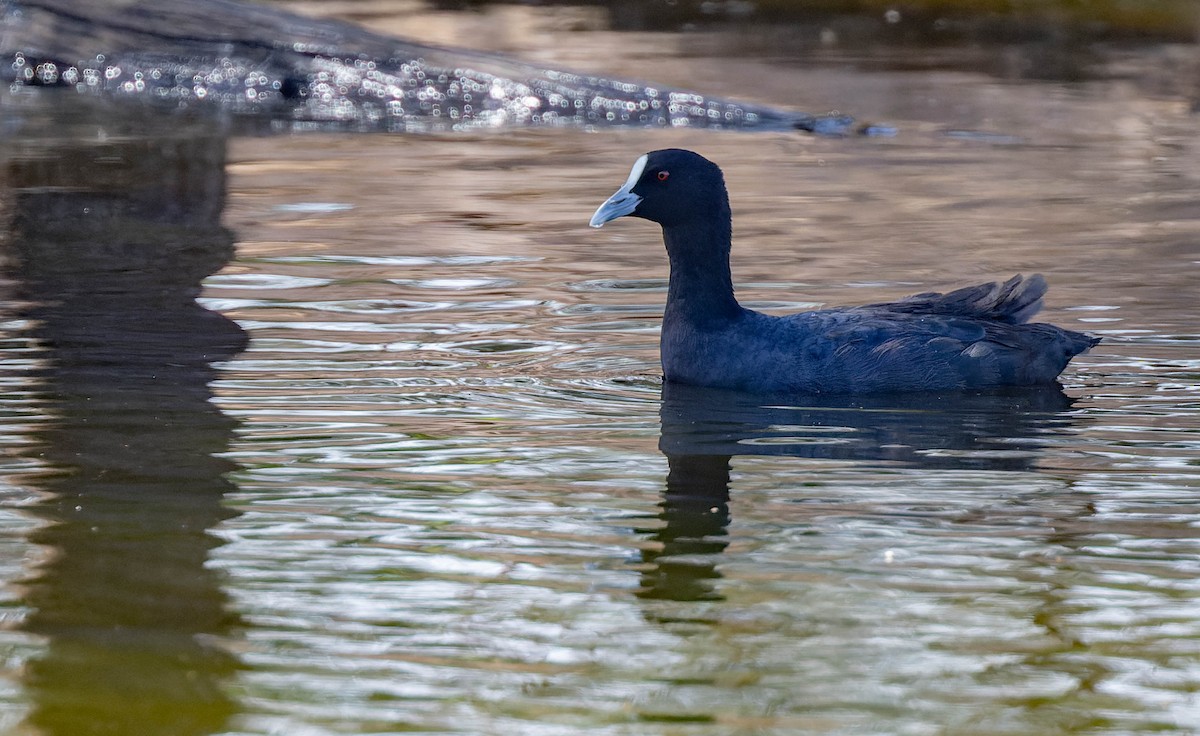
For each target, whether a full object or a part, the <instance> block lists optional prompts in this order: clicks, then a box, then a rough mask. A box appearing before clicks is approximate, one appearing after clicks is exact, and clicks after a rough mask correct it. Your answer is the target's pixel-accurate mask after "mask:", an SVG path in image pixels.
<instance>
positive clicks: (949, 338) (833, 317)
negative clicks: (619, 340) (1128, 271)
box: [591, 149, 1100, 393]
mask: <svg viewBox="0 0 1200 736" xmlns="http://www.w3.org/2000/svg"><path fill="white" fill-rule="evenodd" d="M624 215H633V216H635V217H642V218H645V219H648V220H652V221H654V222H657V223H659V224H660V225H662V228H663V240H664V241H665V242H666V246H667V255H668V257H669V259H670V262H671V279H670V286H669V288H668V291H667V306H666V313H665V314H664V316H663V328H662V338H661V349H662V367H663V373H664V374H665V376H666V379H667V380H668V381H676V382H680V383H687V384H694V385H700V386H715V387H723V388H734V389H741V390H748V391H757V392H767V391H770V392H777V391H789V392H797V393H868V392H881V391H927V390H941V389H970V388H984V387H988V386H1003V385H1017V386H1022V385H1037V384H1049V383H1053V382H1054V381H1055V380H1056V378H1057V377H1058V374H1059V373H1061V372H1062V370H1063V368H1065V367H1066V365H1067V362H1068V361H1070V360H1071V358H1072V357H1074V356H1076V355H1078V354H1079V353H1081V352H1083V351H1085V350H1087V349H1088V348H1090V347H1091V346H1093V345H1095V344H1096V343H1097V342H1099V341H1100V340H1099V338H1094V337H1090V336H1088V335H1084V334H1081V333H1078V332H1071V331H1070V330H1064V329H1061V328H1059V327H1055V326H1054V325H1049V324H1029V323H1028V320H1029V318H1031V317H1032V316H1033V315H1034V314H1036V313H1037V311H1038V310H1039V309H1041V307H1042V297H1043V296H1044V295H1045V293H1046V281H1045V279H1043V278H1042V277H1041V276H1040V275H1034V276H1030V277H1028V278H1026V277H1022V276H1014V277H1013V278H1011V279H1009V280H1008V281H1005V282H1004V283H1002V284H996V283H988V284H980V285H978V286H969V287H966V288H963V289H958V290H956V291H951V292H949V293H946V294H938V293H925V294H917V295H915V296H911V297H908V298H906V299H902V300H900V301H897V302H891V303H885V304H869V305H866V306H861V307H849V308H842V309H822V310H815V311H811V312H801V313H799V314H792V315H788V316H784V317H773V316H770V315H766V314H762V313H760V312H755V311H753V310H749V309H746V308H744V307H742V306H741V305H739V304H738V303H737V300H736V299H735V298H734V295H733V280H732V277H731V275H730V271H729V251H730V242H731V235H732V222H731V219H732V218H731V213H730V209H729V197H728V194H727V193H726V190H725V182H724V178H723V177H722V175H721V170H720V169H719V168H718V167H717V166H716V164H714V163H712V162H711V161H709V160H707V159H705V158H704V157H702V156H700V155H699V154H696V153H693V152H691V151H684V150H680V149H666V150H662V151H653V152H651V153H648V154H646V155H645V156H642V157H641V158H639V159H638V160H637V162H636V163H635V164H634V167H633V171H631V172H630V175H629V179H628V180H627V181H626V182H625V184H624V185H623V186H622V187H621V188H620V189H619V190H617V192H616V193H615V194H613V196H612V197H610V198H609V199H608V201H606V202H605V203H604V204H602V205H601V206H600V208H599V209H598V210H596V214H595V215H594V216H593V217H592V221H591V224H592V226H593V227H600V226H601V225H603V224H604V223H605V222H608V221H609V220H613V219H615V218H617V217H622V216H624Z"/></svg>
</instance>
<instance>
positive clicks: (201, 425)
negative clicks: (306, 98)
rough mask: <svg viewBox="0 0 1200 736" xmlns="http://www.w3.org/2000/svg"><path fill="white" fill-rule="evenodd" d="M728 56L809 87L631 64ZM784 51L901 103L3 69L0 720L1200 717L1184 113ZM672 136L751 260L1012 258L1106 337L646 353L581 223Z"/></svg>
mask: <svg viewBox="0 0 1200 736" xmlns="http://www.w3.org/2000/svg"><path fill="white" fill-rule="evenodd" d="M716 66H720V68H722V69H724V70H725V71H724V73H726V74H729V75H731V77H730V78H729V79H732V78H734V77H736V80H737V81H736V86H737V87H738V88H739V90H741V91H742V92H743V93H746V92H747V91H748V92H749V93H750V96H752V97H756V98H759V99H766V100H768V101H774V102H789V101H791V99H792V97H793V96H799V95H800V93H799V92H795V91H794V90H793V92H792V93H790V94H788V95H784V94H781V93H780V90H782V89H784V88H785V87H787V86H788V85H792V86H794V85H796V84H797V83H796V81H795V80H796V76H797V74H798V71H797V69H795V68H789V67H787V66H783V65H779V64H771V65H767V64H760V65H758V66H755V63H754V62H750V61H746V60H742V61H737V62H729V63H727V64H723V65H722V64H719V63H718V62H717V61H711V60H695V59H692V60H688V59H679V58H676V59H674V60H671V61H664V62H663V64H662V66H661V73H662V75H663V76H664V79H665V81H668V82H677V81H678V79H675V78H673V77H679V76H682V75H684V74H685V72H686V70H687V69H693V70H695V71H694V72H693V73H695V74H703V73H704V71H705V70H706V69H710V68H715V67H716ZM712 79H713V82H712V84H713V85H714V86H715V87H718V88H719V89H714V90H713V91H714V93H721V94H732V93H733V92H735V91H737V90H734V89H733V86H735V85H734V84H733V82H731V81H729V80H728V79H726V78H722V77H721V76H720V75H719V74H717V75H713V77H712ZM803 81H804V84H803V87H804V95H805V101H807V100H808V99H812V100H814V102H813V104H811V105H808V104H807V102H806V106H808V107H820V106H821V104H828V100H827V99H826V98H827V97H837V98H839V99H840V100H841V102H839V103H837V104H840V105H842V106H850V105H851V104H852V103H853V105H854V106H855V107H856V110H855V112H856V113H858V114H859V115H860V116H863V117H866V118H870V119H877V120H881V121H886V122H888V123H889V124H893V125H896V126H897V127H898V129H899V131H900V133H899V135H897V136H896V137H894V138H883V139H866V138H849V139H840V140H839V139H813V138H808V137H802V136H800V135H798V134H797V135H792V134H765V135H741V134H716V133H703V132H690V133H689V132H678V131H660V132H645V131H628V132H609V133H604V134H585V133H582V132H577V131H568V130H559V131H537V132H526V133H510V134H497V135H481V136H471V137H468V136H454V137H451V136H445V137H406V136H344V135H324V134H314V135H308V136H301V137H277V138H254V139H240V138H237V139H233V140H229V141H226V140H225V139H224V137H223V135H222V134H221V133H220V131H219V130H214V129H212V128H211V127H209V126H207V124H205V123H203V121H201V122H194V123H188V125H195V126H196V127H194V128H186V127H184V128H182V129H178V128H171V129H169V130H167V131H165V132H162V133H161V134H160V135H161V136H163V138H162V140H166V141H168V143H167V144H162V143H160V142H151V143H150V144H145V145H143V144H141V143H139V142H138V141H139V140H140V138H139V135H140V133H137V132H134V131H137V130H141V129H142V127H141V126H143V125H144V124H145V121H134V124H131V125H130V126H128V128H127V129H121V130H114V129H113V128H111V127H110V128H108V129H107V135H108V136H110V138H108V139H106V140H105V141H102V142H97V139H96V136H95V130H94V129H93V128H89V127H88V125H87V123H86V119H85V120H84V122H80V123H78V129H73V128H72V125H74V124H75V123H67V122H63V120H79V119H81V118H80V117H79V116H78V115H77V114H76V113H71V114H68V115H66V116H65V117H62V118H56V117H54V116H55V115H56V114H58V113H55V112H54V111H51V112H46V113H41V112H36V111H35V112H30V113H28V114H30V115H35V116H36V115H45V116H47V119H48V120H57V121H58V122H57V123H56V124H55V125H50V124H47V125H46V126H44V130H45V131H51V130H53V131H54V132H53V133H50V132H46V133H44V136H43V137H44V139H45V141H46V142H44V143H37V138H38V136H30V137H29V138H28V139H27V140H26V141H25V142H24V143H22V144H21V145H20V146H15V147H13V148H11V149H10V150H9V152H8V153H7V154H6V155H7V160H6V167H7V168H6V171H7V179H6V182H7V183H6V191H5V194H4V200H3V201H4V204H5V208H6V211H8V212H9V213H10V215H9V217H10V218H14V217H15V219H14V220H13V222H12V223H10V231H11V234H12V235H13V236H14V237H10V238H9V243H8V245H7V246H6V250H5V253H6V268H5V279H6V280H5V282H4V283H3V285H2V288H3V294H2V296H3V299H4V301H3V305H4V308H5V311H4V314H5V316H4V322H3V323H2V324H3V332H2V333H0V340H2V343H0V345H2V349H3V350H4V358H5V360H4V362H3V366H2V368H0V381H3V386H4V388H3V392H2V393H0V422H3V430H4V431H3V433H2V435H3V446H4V453H3V455H0V473H2V474H3V475H2V476H0V493H2V494H3V498H4V500H5V504H4V507H3V509H2V513H0V549H2V550H3V554H2V555H0V579H2V580H3V581H4V583H3V587H2V588H0V590H3V609H0V610H2V611H3V616H4V621H5V624H6V626H5V629H4V631H3V632H2V634H0V646H2V647H3V652H4V659H3V662H4V664H3V667H4V670H3V671H4V673H5V675H6V676H5V677H4V678H3V679H0V703H2V708H3V709H2V713H3V718H4V722H5V724H6V727H7V728H8V729H9V730H11V731H12V732H15V733H44V734H78V733H106V734H107V733H131V734H132V733H137V734H209V733H285V734H339V733H354V734H359V733H408V732H416V733H476V734H512V733H520V734H555V735H558V734H574V733H585V732H586V733H602V734H661V735H663V736H666V735H668V734H672V735H673V734H705V735H706V736H707V735H709V734H711V735H714V736H715V735H716V734H785V733H786V734H794V733H831V734H833V733H843V734H862V733H895V734H1030V733H1037V734H1059V733H1062V734H1066V733H1088V734H1100V733H1105V734H1128V733H1151V732H1154V733H1158V732H1169V733H1191V732H1194V731H1195V730H1196V729H1197V728H1200V697H1198V696H1197V692H1200V613H1198V611H1200V607H1198V606H1197V603H1198V599H1200V584H1198V583H1197V576H1198V573H1200V562H1198V560H1200V556H1198V552H1200V541H1198V540H1200V530H1198V529H1197V522H1196V519H1197V512H1198V511H1200V502H1198V501H1197V495H1196V492H1197V488H1198V486H1200V482H1198V481H1200V431H1198V430H1197V425H1198V423H1200V422H1198V419H1200V382H1198V378H1200V357H1198V356H1197V350H1196V346H1197V344H1198V343H1197V340H1200V333H1198V332H1197V329H1196V325H1197V324H1198V323H1200V307H1198V306H1197V303H1196V299H1195V282H1196V278H1197V269H1200V245H1198V243H1200V237H1198V236H1200V208H1198V207H1197V204H1196V202H1197V195H1198V194H1200V173H1197V172H1200V165H1198V164H1200V147H1198V146H1197V144H1196V141H1195V119H1194V117H1193V115H1192V114H1191V113H1190V112H1189V111H1188V109H1187V106H1186V104H1184V103H1182V102H1180V101H1178V100H1176V99H1174V98H1170V97H1164V98H1155V97H1151V96H1148V95H1145V94H1143V93H1140V92H1138V91H1137V90H1136V89H1135V88H1134V87H1132V86H1130V85H1127V84H1124V83H1122V82H1120V81H1119V80H1118V81H1097V82H1089V83H1083V84H1073V85H1059V84H1050V83H1019V84H1018V83H1005V82H997V81H992V80H989V79H987V78H985V77H981V76H973V75H967V74H954V73H948V72H909V73H877V72H867V71H857V72H855V71H844V70H842V69H840V68H832V69H830V68H824V69H816V70H811V69H810V70H806V71H805V72H804V75H803ZM55 136H58V137H55ZM156 140H158V139H156ZM114 141H115V142H114ZM667 145H674V146H684V147H692V148H696V149H698V150H700V151H702V152H703V153H705V154H706V155H708V156H710V157H711V158H713V159H715V160H717V161H718V162H720V163H721V164H722V165H723V166H724V168H725V170H726V173H727V178H728V180H729V184H730V187H731V190H732V195H733V205H734V213H735V237H736V239H737V242H736V244H735V253H734V273H735V279H736V280H737V282H738V284H739V294H740V296H741V297H742V299H743V301H744V302H746V303H749V304H751V305H754V306H757V307H759V308H763V309H767V310H769V311H787V310H793V309H803V308H808V307H812V306H816V305H825V304H830V305H832V304H845V303H856V302H867V301H875V300H881V299H886V298H892V297H897V296H901V295H904V294H907V293H912V292H916V291H922V290H928V289H934V288H945V287H949V286H954V285H961V284H963V283H967V282H972V281H978V280H984V279H995V278H1004V277H1007V276H1008V275H1010V274H1011V273H1014V272H1026V273H1031V272H1042V273H1044V274H1046V275H1047V277H1048V279H1049V281H1050V282H1051V293H1050V297H1049V300H1048V301H1049V308H1048V309H1047V313H1046V315H1045V316H1046V317H1047V319H1049V320H1051V321H1054V322H1056V323H1059V324H1062V325H1064V326H1067V327H1071V328H1074V329H1081V330H1086V331H1090V332H1093V333H1095V334H1100V335H1103V336H1104V337H1105V341H1104V342H1103V343H1101V345H1100V346H1098V347H1097V348H1096V349H1095V350H1094V351H1093V352H1092V353H1091V354H1089V355H1087V356H1084V357H1083V358H1081V359H1078V360H1077V361H1076V362H1075V363H1074V364H1073V365H1072V367H1071V368H1070V369H1069V370H1068V372H1067V373H1066V375H1065V376H1064V382H1065V393H1060V392H1057V391H1005V392H997V393H994V394H985V395H982V396H961V397H955V396H937V397H930V396H910V397H891V398H887V397H878V398H864V399H860V400H858V401H852V402H836V401H833V402H831V401H817V400H813V399H806V400H796V399H794V398H792V399H788V398H786V397H782V398H780V397H772V398H770V399H769V400H767V399H760V400H756V399H754V398H753V397H745V396H739V395H736V394H725V393H720V392H707V391H695V390H683V389H678V388H673V389H670V390H666V391H664V389H663V387H662V386H661V384H660V380H659V373H658V366H657V359H658V356H657V345H656V341H657V328H658V319H659V315H660V312H661V304H662V300H663V298H664V287H665V277H666V263H665V258H664V256H663V253H662V252H661V246H660V244H659V239H658V234H657V233H656V232H655V230H654V228H653V227H652V226H650V225H648V224H647V223H644V222H640V221H633V220H623V221H618V222H615V223H613V224H611V225H609V226H607V227H606V228H604V229H603V230H600V231H595V230H591V229H589V228H587V227H586V222H587V218H588V217H589V216H590V214H591V212H592V211H593V209H594V208H595V206H596V205H597V204H598V203H599V202H600V201H602V200H603V198H604V197H606V196H607V195H608V194H609V193H611V191H612V190H613V189H614V188H615V187H616V186H617V185H618V184H620V182H621V181H623V180H624V178H625V175H626V173H627V171H628V167H629V165H630V164H631V162H632V160H633V159H634V158H635V157H636V156H637V155H638V154H640V153H641V152H643V151H645V150H649V149H652V148H658V147H663V146H667ZM105 146H109V148H105ZM114 162H116V163H114ZM121 162H124V163H121ZM106 167H108V168H106ZM163 172H166V173H165V174H164V173H163ZM164 181H165V182H166V183H165V184H164V183H163V182H164ZM114 183H115V185H116V186H115V187H114ZM114 191H116V192H117V194H113V192H114ZM85 207H86V208H87V213H86V214H87V217H83V218H81V217H80V216H79V213H80V212H82V211H83V209H84V208H85ZM11 213H15V215H13V214H11ZM89 217H90V218H91V219H88V218H89ZM218 218H219V221H220V224H221V225H223V228H222V227H218V222H217V221H218ZM148 246H149V247H148ZM208 274H212V275H208ZM202 279H203V282H202V283H203V288H202V291H200V283H201V280H202ZM196 293H199V304H200V305H202V306H203V308H204V309H199V308H197V307H196V306H195V304H194V302H193V301H192V297H193V296H194V295H195V294H196Z"/></svg>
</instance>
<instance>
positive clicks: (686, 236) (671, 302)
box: [663, 207, 742, 323]
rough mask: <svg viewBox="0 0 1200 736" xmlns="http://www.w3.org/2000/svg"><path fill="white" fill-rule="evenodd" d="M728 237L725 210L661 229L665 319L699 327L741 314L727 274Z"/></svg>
mask: <svg viewBox="0 0 1200 736" xmlns="http://www.w3.org/2000/svg"><path fill="white" fill-rule="evenodd" d="M732 234H733V226H732V224H731V219H730V215H729V209H728V207H726V208H723V210H722V211H717V212H713V213H712V216H711V217H707V218H703V219H699V220H693V221H690V222H687V223H684V224H680V225H672V226H671V227H664V228H663V240H664V241H665V242H666V245H667V255H668V257H669V258H670V260H671V280H670V285H669V286H668V287H667V311H666V316H667V318H668V319H672V318H685V319H687V320H689V321H692V322H701V323H703V322H710V321H720V320H727V319H732V318H734V317H736V316H738V315H739V314H740V313H741V311H742V308H741V307H740V306H738V303H737V299H736V298H734V296H733V276H732V275H731V274H730V271H729V249H730V241H731V238H732Z"/></svg>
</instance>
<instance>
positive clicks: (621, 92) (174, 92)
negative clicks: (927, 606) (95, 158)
mask: <svg viewBox="0 0 1200 736" xmlns="http://www.w3.org/2000/svg"><path fill="white" fill-rule="evenodd" d="M0 9H3V15H2V18H3V26H2V30H3V33H2V35H0V58H3V63H0V77H2V78H3V79H5V80H6V81H8V82H10V83H14V84H15V85H17V86H18V87H28V86H52V87H65V88H72V89H75V90H77V91H79V92H82V93H92V94H98V95H104V96H108V97H113V98H132V99H140V100H146V101H150V102H153V103H156V104H161V105H164V106H169V107H192V106H196V105H205V106H211V107H215V108H217V109H221V110H224V111H228V112H230V113H233V114H235V115H237V116H239V117H241V118H243V119H249V120H264V121H269V122H270V123H271V125H273V126H274V127H282V128H288V129H292V128H296V127H306V126H313V125H318V126H321V127H330V126H345V127H349V128H353V129H359V130H361V129H367V130H389V131H403V130H416V131H428V130H464V129H473V128H481V127H485V128H486V127H500V126H563V125H568V126H595V127H604V126H648V127H667V126H675V127H682V126H689V127H704V128H756V129H775V130H780V129H788V128H799V129H802V130H809V131H814V132H818V133H827V134H835V135H836V134H841V133H844V132H846V130H847V129H848V127H849V125H850V123H851V121H850V119H848V118H845V117H841V116H814V115H807V114H804V113H799V112H793V111H788V110H782V109H777V108H770V107H765V106H756V105H748V104H743V103H740V102H736V101H733V100H726V99H715V98H710V97H706V96H704V95H702V94H698V93H695V92H689V91H685V90H679V89H671V88H665V87H658V86H654V85H650V84H645V83H641V82H631V81H626V80H618V79H608V78H606V77H600V76H593V75H587V74H576V73H570V72H562V71H554V70H547V69H540V68H538V67H535V66H531V65H528V64H524V63H521V62H518V61H514V60H512V59H508V58H505V57H503V56H497V55H488V54H481V53H476V52H471V51H465V50H461V49H449V48H439V47H435V46H430V45H426V44H421V43H417V42H413V41H408V40H403V39H396V38H389V37H387V36H381V35H378V34H375V33H371V32H369V31H367V30H364V29H363V28H360V27H358V26H355V25H352V24H349V23H343V22H338V21H331V20H316V19H310V18H304V17H302V16H298V15H294V14H291V13H287V12H285V11H282V10H278V9H275V8H271V7H266V6H258V5H250V4H246V3H241V2H235V1H234V0H202V1H198V2H197V1H194V0H132V1H131V0H89V2H87V3H80V2H78V1H77V0H0Z"/></svg>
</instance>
